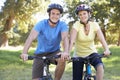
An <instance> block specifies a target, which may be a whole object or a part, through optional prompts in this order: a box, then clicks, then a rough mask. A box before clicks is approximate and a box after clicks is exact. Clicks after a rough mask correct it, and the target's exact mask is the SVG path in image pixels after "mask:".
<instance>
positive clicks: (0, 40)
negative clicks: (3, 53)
mask: <svg viewBox="0 0 120 80" xmlns="http://www.w3.org/2000/svg"><path fill="white" fill-rule="evenodd" d="M6 46H8V36H7V34H5V33H1V34H0V47H6Z"/></svg>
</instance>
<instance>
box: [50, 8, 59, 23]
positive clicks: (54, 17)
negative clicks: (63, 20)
mask: <svg viewBox="0 0 120 80" xmlns="http://www.w3.org/2000/svg"><path fill="white" fill-rule="evenodd" d="M49 18H50V20H51V21H52V22H54V23H56V22H58V20H59V18H60V11H59V10H58V9H52V10H51V11H50V14H49Z"/></svg>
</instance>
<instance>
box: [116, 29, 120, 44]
mask: <svg viewBox="0 0 120 80" xmlns="http://www.w3.org/2000/svg"><path fill="white" fill-rule="evenodd" d="M117 46H120V30H119V37H118V43H117Z"/></svg>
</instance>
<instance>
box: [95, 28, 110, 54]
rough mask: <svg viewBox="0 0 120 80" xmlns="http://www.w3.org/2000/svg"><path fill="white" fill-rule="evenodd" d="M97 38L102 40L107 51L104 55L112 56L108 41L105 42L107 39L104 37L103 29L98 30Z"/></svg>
mask: <svg viewBox="0 0 120 80" xmlns="http://www.w3.org/2000/svg"><path fill="white" fill-rule="evenodd" d="M97 36H98V39H99V40H100V42H101V44H102V46H103V48H104V49H105V51H104V54H105V55H106V56H108V55H110V50H109V48H108V45H107V42H106V40H105V38H104V36H103V33H102V31H101V29H98V30H97Z"/></svg>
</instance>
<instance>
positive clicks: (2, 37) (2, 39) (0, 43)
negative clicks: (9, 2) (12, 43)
mask: <svg viewBox="0 0 120 80" xmlns="http://www.w3.org/2000/svg"><path fill="white" fill-rule="evenodd" d="M13 19H14V16H9V17H8V18H7V20H6V22H5V25H4V29H3V31H1V33H0V47H5V46H8V34H9V33H6V32H7V31H9V30H10V29H11V27H12V21H13Z"/></svg>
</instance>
